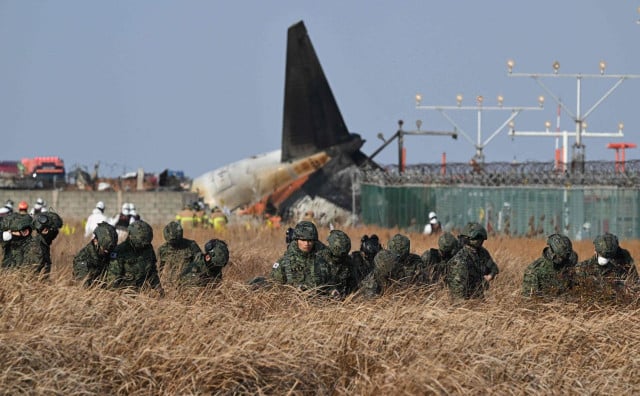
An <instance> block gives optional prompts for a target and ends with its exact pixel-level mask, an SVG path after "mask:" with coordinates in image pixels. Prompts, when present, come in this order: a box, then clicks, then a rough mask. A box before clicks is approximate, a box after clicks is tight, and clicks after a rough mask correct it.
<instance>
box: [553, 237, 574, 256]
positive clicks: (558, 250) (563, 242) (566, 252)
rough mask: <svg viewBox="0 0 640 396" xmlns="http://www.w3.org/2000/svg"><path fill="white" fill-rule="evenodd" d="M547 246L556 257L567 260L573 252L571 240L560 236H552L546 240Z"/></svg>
mask: <svg viewBox="0 0 640 396" xmlns="http://www.w3.org/2000/svg"><path fill="white" fill-rule="evenodd" d="M547 245H549V248H551V251H552V252H553V253H554V254H555V255H556V256H558V257H561V258H568V257H570V256H571V253H572V252H573V245H572V244H571V240H570V239H569V238H568V237H566V236H564V235H560V234H552V235H549V238H547Z"/></svg>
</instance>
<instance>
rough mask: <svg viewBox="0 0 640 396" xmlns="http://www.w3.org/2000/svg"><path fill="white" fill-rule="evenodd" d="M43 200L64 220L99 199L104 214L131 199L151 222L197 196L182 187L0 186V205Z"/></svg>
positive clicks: (164, 219) (82, 214)
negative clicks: (133, 189)
mask: <svg viewBox="0 0 640 396" xmlns="http://www.w3.org/2000/svg"><path fill="white" fill-rule="evenodd" d="M38 198H42V199H44V200H45V201H47V204H48V206H49V207H51V208H52V209H53V210H55V211H56V212H57V213H58V214H59V215H60V216H62V219H63V220H64V221H65V222H76V221H78V222H81V221H83V220H85V219H86V218H87V217H88V216H89V214H91V211H92V210H93V208H95V206H96V202H98V201H103V202H104V204H105V206H106V208H105V215H107V216H108V217H111V216H115V215H116V214H117V213H119V212H120V209H121V207H122V204H123V203H124V202H132V203H133V204H134V205H135V206H136V211H137V212H138V214H139V215H140V216H141V217H142V219H143V220H145V221H146V222H148V223H150V224H152V225H164V224H166V223H168V222H169V221H171V220H173V219H175V216H176V213H177V212H178V211H180V210H181V209H183V208H184V206H185V204H188V203H190V202H192V201H194V200H196V199H197V195H196V194H195V193H192V192H184V191H151V192H123V191H119V192H109V191H59V190H0V206H3V205H4V203H5V202H6V200H7V199H12V200H13V201H14V209H15V210H17V208H18V202H20V201H23V200H24V201H27V203H28V204H29V209H31V208H32V207H33V205H34V204H35V202H36V199H38Z"/></svg>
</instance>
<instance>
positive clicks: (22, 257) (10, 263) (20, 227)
mask: <svg viewBox="0 0 640 396" xmlns="http://www.w3.org/2000/svg"><path fill="white" fill-rule="evenodd" d="M6 226H7V228H8V231H5V232H4V233H3V240H4V244H5V245H4V248H5V251H4V253H5V255H4V258H3V261H2V267H4V268H20V269H30V270H32V271H33V272H38V273H39V272H40V271H41V270H42V269H43V268H46V266H47V261H48V263H49V268H51V260H50V259H48V260H47V252H46V251H45V249H44V247H43V244H42V242H41V240H40V239H39V238H35V237H34V235H33V234H32V232H33V219H32V218H31V216H29V215H28V214H20V213H16V214H13V215H11V217H10V218H8V219H7V223H6Z"/></svg>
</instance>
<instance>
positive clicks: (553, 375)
mask: <svg viewBox="0 0 640 396" xmlns="http://www.w3.org/2000/svg"><path fill="white" fill-rule="evenodd" d="M155 231H156V238H155V243H154V246H156V247H157V246H159V244H160V243H161V242H162V237H161V236H162V228H161V227H156V228H155ZM346 231H347V232H348V234H349V235H350V236H351V237H352V239H353V240H354V247H357V246H356V245H358V243H357V241H358V240H359V238H360V236H361V235H362V234H364V233H372V232H376V233H378V234H379V235H380V236H381V239H382V240H383V241H386V240H387V239H388V238H389V237H391V236H392V235H393V234H394V233H395V232H396V231H397V230H382V229H373V228H360V229H347V230H346ZM327 233H328V231H327V230H322V231H321V236H322V237H323V238H326V235H327ZM185 236H186V237H189V238H192V239H195V240H196V241H197V242H198V243H199V244H200V245H201V246H202V243H203V242H204V241H205V240H207V239H209V238H212V237H222V238H224V239H226V240H227V241H228V242H229V245H230V250H231V262H230V265H229V266H228V267H227V268H225V270H224V281H223V283H222V284H221V286H220V287H218V288H216V289H191V290H178V289H176V288H175V287H173V286H172V285H165V289H166V291H167V293H166V296H165V297H164V298H158V297H157V296H155V295H153V294H152V293H150V292H149V293H147V292H143V293H141V294H131V293H126V292H121V291H107V290H100V289H89V290H87V289H83V288H81V287H79V286H78V285H76V284H75V283H74V282H73V281H72V280H71V259H72V257H73V254H74V253H75V252H76V251H78V250H79V249H80V248H81V247H82V246H83V244H84V242H85V241H83V240H82V237H81V236H80V235H78V234H75V235H71V236H64V235H62V236H60V237H59V239H58V240H56V241H55V242H54V246H53V249H52V253H53V261H54V265H53V270H52V271H53V272H52V278H51V280H50V281H49V282H40V281H29V280H27V279H25V278H24V276H23V275H22V274H19V273H12V272H5V273H1V274H0V393H2V394H11V395H14V394H61V395H74V394H76V395H77V394H81V395H91V394H100V395H102V394H123V395H125V394H126V395H155V394H212V393H215V394H235V393H239V394H394V395H395V394H420V395H422V394H443V395H444V394H451V393H468V394H616V395H618V394H633V393H638V392H639V391H640V377H639V374H640V358H638V356H640V319H639V317H640V316H639V315H638V309H639V307H640V305H639V304H638V301H636V300H635V299H629V300H625V301H624V302H618V303H617V304H615V303H593V302H592V303H586V302H582V301H580V300H579V299H564V300H555V301H553V300H552V301H543V300H529V299H523V298H521V297H520V283H521V280H522V273H523V271H524V268H525V267H526V266H527V265H528V264H529V263H530V262H531V261H532V260H533V259H535V258H536V257H537V256H538V254H539V253H540V251H541V249H542V247H543V246H544V241H543V240H528V239H509V238H505V239H490V240H489V241H487V247H488V249H489V250H490V251H491V252H492V254H493V256H494V259H495V260H496V262H497V263H498V264H499V265H500V269H501V273H500V275H499V276H498V278H497V279H496V280H495V282H494V283H493V284H492V287H491V290H490V292H489V294H488V296H487V298H486V300H485V301H465V302H454V301H451V300H450V299H449V296H448V294H447V293H446V292H445V291H443V290H440V289H438V288H437V287H432V288H425V289H421V290H405V291H396V292H393V293H389V294H387V295H385V296H383V297H382V298H379V299H376V300H371V301H363V300H361V299H358V298H348V299H347V300H345V301H334V300H327V299H319V298H313V297H312V296H310V295H308V294H304V293H301V292H297V291H294V290H291V289H288V288H286V287H283V288H274V289H269V290H266V289H259V290H253V289H251V288H250V287H249V286H247V285H246V282H245V281H246V280H247V279H250V278H252V277H253V276H256V275H262V274H266V273H268V271H269V268H270V266H271V263H273V262H274V260H276V259H277V258H278V257H279V256H280V254H281V253H282V251H283V249H284V241H283V239H284V238H283V232H282V231H265V230H256V229H252V230H244V229H234V230H229V231H227V232H226V233H225V234H224V235H215V234H213V233H212V232H204V231H200V230H197V231H193V230H186V235H185ZM410 236H411V238H412V245H413V249H412V250H414V251H415V252H418V253H422V251H423V250H424V249H426V248H428V247H432V246H435V244H436V239H435V238H433V237H428V236H423V235H417V234H416V235H410ZM623 246H624V247H626V248H628V249H629V250H630V251H631V253H632V254H633V255H634V256H635V257H640V255H639V254H640V242H638V241H631V242H626V243H623ZM575 248H576V250H577V252H578V253H579V255H580V257H581V258H586V257H587V256H588V255H589V254H590V252H591V251H592V250H593V247H592V244H591V243H590V242H589V241H585V242H579V243H576V246H575Z"/></svg>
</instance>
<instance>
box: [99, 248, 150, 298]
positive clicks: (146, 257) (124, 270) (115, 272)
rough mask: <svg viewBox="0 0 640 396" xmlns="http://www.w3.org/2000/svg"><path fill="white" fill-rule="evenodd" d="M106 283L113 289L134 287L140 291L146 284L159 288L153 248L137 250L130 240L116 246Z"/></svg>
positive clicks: (106, 275)
mask: <svg viewBox="0 0 640 396" xmlns="http://www.w3.org/2000/svg"><path fill="white" fill-rule="evenodd" d="M105 281H106V282H107V285H108V286H109V287H112V288H125V287H132V288H134V289H136V290H139V289H140V288H142V286H144V285H145V283H148V284H149V285H150V286H151V287H153V288H159V287H160V278H159V277H158V268H157V267H156V254H155V253H154V251H153V246H151V245H149V246H147V247H145V248H144V249H140V250H136V249H134V248H133V246H132V245H131V243H130V242H129V240H128V239H127V240H125V241H124V242H122V243H121V244H119V245H118V246H116V248H115V250H114V251H113V252H112V253H111V257H110V260H109V265H108V266H107V270H106V272H105Z"/></svg>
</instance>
